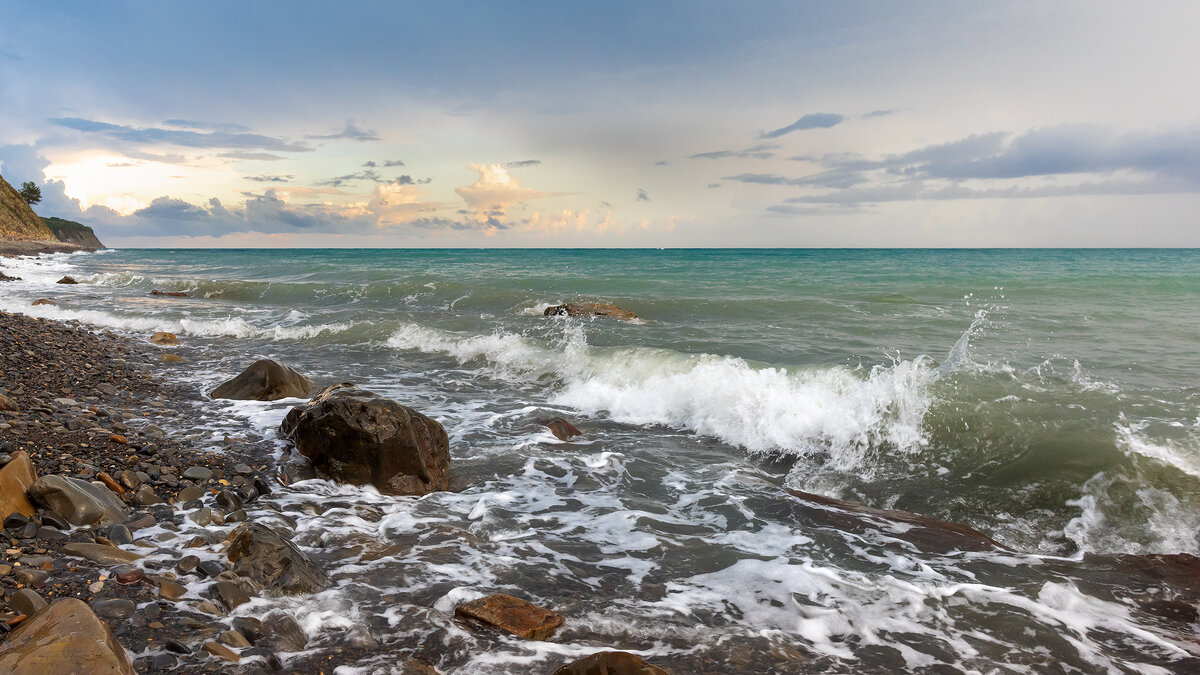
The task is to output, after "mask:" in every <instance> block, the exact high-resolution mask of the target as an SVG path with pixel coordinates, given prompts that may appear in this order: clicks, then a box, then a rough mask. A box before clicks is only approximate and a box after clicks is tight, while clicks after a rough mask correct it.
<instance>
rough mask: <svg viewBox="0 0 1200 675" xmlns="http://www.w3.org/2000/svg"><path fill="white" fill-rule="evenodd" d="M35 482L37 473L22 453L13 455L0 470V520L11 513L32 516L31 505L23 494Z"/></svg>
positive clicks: (26, 456) (27, 456)
mask: <svg viewBox="0 0 1200 675" xmlns="http://www.w3.org/2000/svg"><path fill="white" fill-rule="evenodd" d="M36 480H37V471H36V470H34V468H33V462H31V461H29V455H28V454H27V453H26V452H24V451H21V452H18V453H17V454H15V455H13V457H12V459H11V460H9V462H8V464H5V465H4V467H3V468H0V518H5V517H7V516H8V514H10V513H13V512H16V513H20V514H21V515H23V516H32V515H33V512H34V508H33V503H32V502H30V501H29V497H28V496H26V495H25V492H26V490H28V489H29V486H30V485H33V483H34V481H36Z"/></svg>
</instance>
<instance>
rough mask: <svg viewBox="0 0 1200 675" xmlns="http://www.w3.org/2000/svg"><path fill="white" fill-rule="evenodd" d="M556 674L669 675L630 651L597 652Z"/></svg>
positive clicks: (557, 671)
mask: <svg viewBox="0 0 1200 675" xmlns="http://www.w3.org/2000/svg"><path fill="white" fill-rule="evenodd" d="M554 675H668V673H667V671H665V670H663V669H662V668H659V667H658V666H653V665H650V664H649V663H646V662H645V661H643V660H642V657H640V656H638V655H637V654H630V653H629V652H597V653H595V654H592V655H591V656H585V657H583V658H582V659H579V660H578V661H574V662H572V663H568V664H567V665H565V666H563V667H562V668H559V669H558V670H556V671H554Z"/></svg>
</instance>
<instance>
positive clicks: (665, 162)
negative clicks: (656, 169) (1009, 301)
mask: <svg viewBox="0 0 1200 675" xmlns="http://www.w3.org/2000/svg"><path fill="white" fill-rule="evenodd" d="M666 165H667V160H665V159H660V160H658V161H657V162H655V163H654V166H666Z"/></svg>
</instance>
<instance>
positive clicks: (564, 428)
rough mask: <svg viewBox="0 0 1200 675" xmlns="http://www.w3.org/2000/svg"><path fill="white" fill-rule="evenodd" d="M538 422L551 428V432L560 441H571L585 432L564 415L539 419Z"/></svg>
mask: <svg viewBox="0 0 1200 675" xmlns="http://www.w3.org/2000/svg"><path fill="white" fill-rule="evenodd" d="M538 424H540V425H542V426H544V427H546V428H547V429H549V430H550V433H552V434H554V437H555V438H557V439H558V440H560V441H569V440H571V439H572V438H574V437H576V436H580V435H582V434H583V432H582V431H580V430H579V428H578V427H576V426H575V425H574V424H571V422H570V421H569V420H567V419H565V418H563V417H554V418H551V419H544V420H538Z"/></svg>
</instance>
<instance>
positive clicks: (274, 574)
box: [228, 523, 329, 595]
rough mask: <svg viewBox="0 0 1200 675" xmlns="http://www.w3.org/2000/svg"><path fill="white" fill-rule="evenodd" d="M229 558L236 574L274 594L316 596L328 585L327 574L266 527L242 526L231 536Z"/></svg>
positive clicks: (277, 533)
mask: <svg viewBox="0 0 1200 675" xmlns="http://www.w3.org/2000/svg"><path fill="white" fill-rule="evenodd" d="M228 555H229V562H232V563H234V566H233V571H234V573H235V574H238V575H239V576H243V577H248V578H250V579H253V580H254V581H255V582H257V583H258V584H259V585H260V586H262V587H263V588H264V589H267V590H270V591H273V592H275V593H280V594H284V595H295V594H298V593H315V592H316V591H319V590H321V589H323V588H325V587H326V586H328V585H329V579H328V578H327V577H326V576H325V572H324V571H322V570H321V568H320V567H318V566H317V564H316V563H315V562H313V561H312V559H311V558H309V557H308V556H307V555H305V554H304V552H303V551H301V550H300V549H298V548H296V545H295V544H293V543H292V542H290V541H288V538H287V537H285V536H284V535H282V534H280V533H279V532H278V531H277V530H275V529H274V528H271V527H267V526H266V525H261V524H259V523H245V524H243V525H239V526H238V528H237V529H236V530H234V531H233V532H232V533H231V534H230V535H229V551H228Z"/></svg>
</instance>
